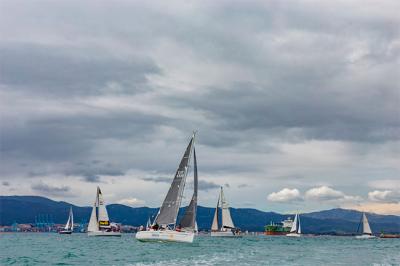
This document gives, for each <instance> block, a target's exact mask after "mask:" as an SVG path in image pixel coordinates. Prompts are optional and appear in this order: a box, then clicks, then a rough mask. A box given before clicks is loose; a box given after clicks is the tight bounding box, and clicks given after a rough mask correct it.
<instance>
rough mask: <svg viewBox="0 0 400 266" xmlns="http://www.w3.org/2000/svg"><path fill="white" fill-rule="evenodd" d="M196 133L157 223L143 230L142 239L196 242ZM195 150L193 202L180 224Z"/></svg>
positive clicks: (140, 236) (139, 237)
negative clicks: (180, 211) (182, 204)
mask: <svg viewBox="0 0 400 266" xmlns="http://www.w3.org/2000/svg"><path fill="white" fill-rule="evenodd" d="M194 139H195V134H193V136H192V138H191V139H190V142H189V144H188V146H187V148H186V151H185V153H184V155H183V157H182V160H181V162H180V164H179V167H178V170H177V171H176V174H175V177H174V180H173V181H172V184H171V187H170V188H169V190H168V193H167V196H166V197H165V199H164V202H163V204H162V206H161V208H160V210H159V211H158V214H157V217H156V218H155V220H154V222H153V225H152V226H151V228H150V229H149V230H146V231H139V232H137V233H136V238H137V239H138V240H139V241H161V242H164V241H170V242H186V243H192V242H193V239H194V235H195V232H194V231H195V227H196V213H197V189H198V188H197V187H198V181H197V178H198V177H197V161H196V151H195V150H194ZM192 151H193V161H194V169H193V170H194V192H193V196H192V199H191V201H190V204H189V206H188V207H187V208H186V212H185V214H184V215H183V218H182V219H181V221H180V222H179V223H178V224H177V217H178V212H179V208H180V206H181V202H182V197H183V191H184V188H185V183H186V177H187V174H188V170H189V162H190V158H191V155H192Z"/></svg>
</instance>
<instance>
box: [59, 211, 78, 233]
mask: <svg viewBox="0 0 400 266" xmlns="http://www.w3.org/2000/svg"><path fill="white" fill-rule="evenodd" d="M73 231H74V214H73V213H72V206H71V207H70V208H69V216H68V221H67V223H66V224H65V227H64V229H63V230H61V231H59V232H58V233H59V234H63V235H70V234H72V232H73Z"/></svg>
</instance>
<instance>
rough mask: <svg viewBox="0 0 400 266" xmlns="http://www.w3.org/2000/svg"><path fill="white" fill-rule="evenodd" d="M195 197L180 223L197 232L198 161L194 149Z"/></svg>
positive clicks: (183, 226)
mask: <svg viewBox="0 0 400 266" xmlns="http://www.w3.org/2000/svg"><path fill="white" fill-rule="evenodd" d="M193 174H194V181H193V188H194V191H193V196H192V199H191V201H190V204H189V206H188V207H187V208H186V212H185V214H184V215H183V218H182V220H181V222H180V225H181V227H182V228H190V229H193V230H195V227H196V211H197V188H198V176H197V159H196V150H195V148H193Z"/></svg>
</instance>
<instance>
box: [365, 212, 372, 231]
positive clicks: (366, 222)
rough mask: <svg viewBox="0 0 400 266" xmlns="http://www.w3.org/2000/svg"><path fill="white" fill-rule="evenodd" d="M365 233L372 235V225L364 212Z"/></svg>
mask: <svg viewBox="0 0 400 266" xmlns="http://www.w3.org/2000/svg"><path fill="white" fill-rule="evenodd" d="M363 234H368V235H372V231H371V227H370V226H369V223H368V219H367V216H366V215H365V213H363Z"/></svg>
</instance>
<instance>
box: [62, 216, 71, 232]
mask: <svg viewBox="0 0 400 266" xmlns="http://www.w3.org/2000/svg"><path fill="white" fill-rule="evenodd" d="M70 222H71V216H68V221H67V223H66V224H65V227H64V229H65V230H69V228H70V226H69V223H70Z"/></svg>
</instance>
